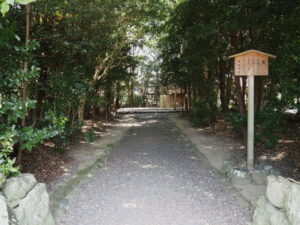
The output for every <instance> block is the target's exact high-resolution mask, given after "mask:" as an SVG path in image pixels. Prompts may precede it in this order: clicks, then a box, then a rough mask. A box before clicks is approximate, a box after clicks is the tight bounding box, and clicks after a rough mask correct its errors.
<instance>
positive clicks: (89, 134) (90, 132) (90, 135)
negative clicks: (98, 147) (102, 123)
mask: <svg viewBox="0 0 300 225" xmlns="http://www.w3.org/2000/svg"><path fill="white" fill-rule="evenodd" d="M85 139H86V140H87V142H89V143H92V142H94V141H95V140H96V134H95V131H94V130H88V131H87V132H86V134H85Z"/></svg>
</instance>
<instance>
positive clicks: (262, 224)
mask: <svg viewBox="0 0 300 225" xmlns="http://www.w3.org/2000/svg"><path fill="white" fill-rule="evenodd" d="M253 225H289V223H288V220H287V218H286V216H285V214H284V212H283V211H282V210H280V209H277V208H275V207H274V206H273V205H272V204H271V203H270V202H269V201H268V200H267V198H266V197H264V196H263V197H261V198H260V199H259V200H258V202H257V208H256V209H255V211H254V217H253Z"/></svg>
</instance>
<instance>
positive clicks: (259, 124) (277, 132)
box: [255, 108, 285, 148]
mask: <svg viewBox="0 0 300 225" xmlns="http://www.w3.org/2000/svg"><path fill="white" fill-rule="evenodd" d="M255 125H256V131H255V141H256V142H257V143H260V144H261V145H263V146H264V147H265V148H275V147H276V146H277V145H278V142H279V140H280V138H281V133H282V132H283V131H284V129H285V121H284V117H283V114H282V113H281V112H278V111H275V110H274V109H272V108H265V109H264V110H262V111H261V112H258V113H257V114H256V115H255Z"/></svg>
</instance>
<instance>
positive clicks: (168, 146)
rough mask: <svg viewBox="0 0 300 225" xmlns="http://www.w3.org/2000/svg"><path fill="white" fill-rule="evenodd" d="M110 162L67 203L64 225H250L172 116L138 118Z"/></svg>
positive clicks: (247, 217)
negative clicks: (176, 125) (170, 118)
mask: <svg viewBox="0 0 300 225" xmlns="http://www.w3.org/2000/svg"><path fill="white" fill-rule="evenodd" d="M136 119H137V121H138V123H137V125H136V126H135V127H133V128H131V129H130V130H129V131H128V133H127V135H126V137H125V138H124V139H123V140H122V141H121V142H120V143H119V145H118V146H117V147H116V149H115V150H114V151H113V153H112V155H111V159H110V160H109V162H108V163H106V165H105V166H104V167H102V168H95V169H94V170H93V171H92V173H91V174H90V176H89V178H88V179H87V180H85V182H84V183H83V184H81V185H80V186H78V188H77V189H76V190H75V191H74V192H73V193H72V194H71V195H70V196H68V197H67V199H65V200H64V201H63V204H66V205H67V206H66V208H67V211H66V213H65V215H64V216H63V217H62V218H61V219H60V221H59V224H60V225H239V224H240V225H246V224H250V221H251V215H250V211H249V210H248V209H246V208H243V207H241V206H239V205H238V204H237V203H236V202H235V200H234V198H233V197H232V196H231V195H230V193H229V188H228V184H226V183H225V182H224V179H222V177H221V175H220V174H219V173H218V172H216V171H215V170H214V169H213V168H211V167H209V166H208V165H207V163H204V162H203V161H204V160H203V159H201V158H199V154H197V153H196V152H197V150H196V149H195V147H194V146H193V145H192V144H191V142H190V141H189V140H188V139H187V138H185V137H184V136H183V135H182V134H181V133H180V132H179V131H178V129H177V128H176V127H175V125H174V124H173V123H172V122H171V121H170V120H169V118H168V115H146V114H144V115H137V116H136Z"/></svg>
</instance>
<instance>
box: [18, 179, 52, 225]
mask: <svg viewBox="0 0 300 225" xmlns="http://www.w3.org/2000/svg"><path fill="white" fill-rule="evenodd" d="M13 211H14V212H15V214H16V217H17V219H18V221H19V222H20V224H22V225H55V223H54V219H53V217H52V214H51V212H50V209H49V195H48V193H47V190H46V185H45V184H40V183H39V184H37V185H36V186H35V187H34V188H33V189H32V190H31V191H30V192H29V193H28V194H27V196H26V197H25V198H24V199H22V200H21V201H20V202H19V206H18V207H17V208H15V209H14V210H13Z"/></svg>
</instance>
